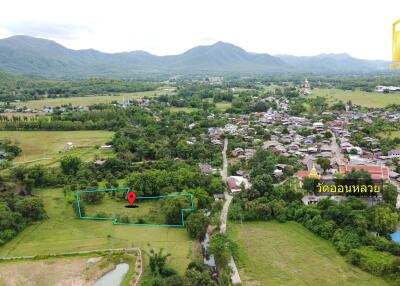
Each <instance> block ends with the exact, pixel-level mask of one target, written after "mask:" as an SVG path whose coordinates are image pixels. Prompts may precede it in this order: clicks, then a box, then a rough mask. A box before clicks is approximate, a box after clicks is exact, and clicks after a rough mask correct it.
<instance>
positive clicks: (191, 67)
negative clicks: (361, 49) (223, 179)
mask: <svg viewBox="0 0 400 286" xmlns="http://www.w3.org/2000/svg"><path fill="white" fill-rule="evenodd" d="M384 69H387V65H386V62H384V61H381V62H376V61H367V60H360V59H356V58H353V57H351V56H350V55H349V54H346V53H342V54H321V55H318V56H309V57H296V56H287V55H277V56H271V55H269V54H267V53H262V54H260V53H249V52H247V51H246V50H244V49H242V48H241V47H238V46H236V45H234V44H231V43H227V42H224V41H218V42H215V43H214V44H211V45H203V46H196V47H193V48H191V49H189V50H187V51H186V52H184V53H182V54H178V55H171V56H156V55H152V54H150V53H148V52H146V51H140V50H138V51H132V52H121V53H114V54H110V53H103V52H99V51H97V50H94V49H86V50H72V49H68V48H66V47H64V46H62V45H60V44H58V43H57V42H55V41H52V40H48V39H42V38H35V37H30V36H25V35H17V36H12V37H10V38H6V39H0V71H7V72H14V73H19V74H33V75H39V76H45V77H53V78H64V77H74V78H79V77H91V76H112V77H129V76H134V75H137V74H139V73H147V72H149V73H153V74H154V73H168V74H171V73H173V74H175V73H186V72H187V73H191V74H193V73H202V74H204V73H206V74H212V73H214V74H221V73H230V74H232V73H237V74H240V73H246V74H249V73H257V74H260V73H268V74H269V73H274V72H285V73H287V72H289V73H301V72H307V73H309V72H316V73H332V72H333V73H335V72H340V73H342V72H354V71H355V72H357V71H361V72H365V71H382V70H384Z"/></svg>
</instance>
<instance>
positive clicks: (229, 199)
mask: <svg viewBox="0 0 400 286" xmlns="http://www.w3.org/2000/svg"><path fill="white" fill-rule="evenodd" d="M227 149H228V139H226V138H225V140H224V149H223V150H222V158H223V166H222V170H221V177H222V180H223V181H224V182H226V179H227V178H228V159H227V158H226V150H227ZM224 195H225V204H224V206H223V208H222V211H221V218H220V219H221V226H220V232H221V233H223V234H225V233H226V222H227V219H228V210H229V206H230V204H231V202H232V199H233V197H232V196H231V195H230V194H229V193H228V191H225V193H224ZM229 267H230V268H231V269H232V274H231V280H232V283H233V284H240V283H242V281H241V279H240V275H239V271H238V269H237V267H236V263H235V260H233V257H231V258H230V261H229Z"/></svg>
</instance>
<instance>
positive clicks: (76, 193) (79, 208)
mask: <svg viewBox="0 0 400 286" xmlns="http://www.w3.org/2000/svg"><path fill="white" fill-rule="evenodd" d="M112 191H124V192H127V193H128V192H129V191H130V188H112V189H96V190H83V191H76V192H75V196H76V202H77V204H78V213H79V218H80V219H91V220H111V221H112V223H113V224H114V225H127V226H129V225H131V226H167V227H185V212H191V211H194V203H193V195H192V194H174V195H166V196H154V197H143V196H138V197H136V198H137V199H163V198H172V197H190V204H191V208H190V209H181V221H182V224H156V223H124V222H118V221H117V218H113V217H94V216H82V213H81V199H80V194H82V193H94V192H112Z"/></svg>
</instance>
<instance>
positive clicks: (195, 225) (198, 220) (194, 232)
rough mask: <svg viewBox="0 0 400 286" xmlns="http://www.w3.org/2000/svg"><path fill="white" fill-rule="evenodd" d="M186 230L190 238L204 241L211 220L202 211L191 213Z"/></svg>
mask: <svg viewBox="0 0 400 286" xmlns="http://www.w3.org/2000/svg"><path fill="white" fill-rule="evenodd" d="M185 222H186V229H187V231H188V233H189V235H190V237H192V238H194V239H198V240H202V239H203V238H204V236H205V234H206V231H207V226H208V225H209V223H210V219H209V218H208V217H207V216H206V215H205V214H204V212H202V211H197V212H195V213H191V214H190V215H189V217H188V218H187V219H186V221H185Z"/></svg>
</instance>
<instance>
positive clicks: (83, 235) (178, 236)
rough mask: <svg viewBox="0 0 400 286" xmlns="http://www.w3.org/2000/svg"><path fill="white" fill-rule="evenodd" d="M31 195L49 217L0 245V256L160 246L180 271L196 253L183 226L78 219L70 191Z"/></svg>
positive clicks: (45, 191)
mask: <svg viewBox="0 0 400 286" xmlns="http://www.w3.org/2000/svg"><path fill="white" fill-rule="evenodd" d="M35 195H38V196H40V197H42V198H43V200H44V203H45V208H46V211H47V214H48V216H49V219H47V220H45V221H43V222H41V223H38V224H35V225H32V226H29V227H28V228H26V229H25V230H24V231H22V232H21V233H20V234H19V235H18V236H17V237H16V238H14V239H13V240H11V241H10V242H8V243H7V244H5V245H4V246H2V247H0V256H2V257H10V256H20V255H37V254H49V253H64V252H70V251H82V250H96V249H105V248H122V247H141V248H142V249H144V250H149V248H156V249H158V248H164V250H165V252H166V253H171V254H172V256H171V258H170V265H171V266H172V267H173V268H174V269H176V270H177V271H178V272H180V273H183V272H184V270H185V268H186V266H187V264H188V263H189V262H190V258H191V257H192V255H196V254H195V253H194V251H193V249H194V244H193V243H192V241H191V240H190V238H189V236H188V234H187V232H186V229H185V228H173V227H146V226H116V225H113V224H112V223H111V222H110V221H93V220H81V219H77V218H76V217H75V214H74V213H73V210H72V206H71V204H69V203H68V202H67V200H70V201H73V200H74V195H73V193H71V194H70V195H69V196H68V198H65V197H64V194H63V191H62V190H60V189H44V190H38V191H35ZM148 244H149V245H150V246H148Z"/></svg>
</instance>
